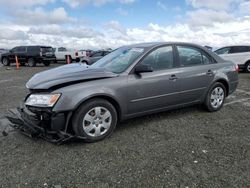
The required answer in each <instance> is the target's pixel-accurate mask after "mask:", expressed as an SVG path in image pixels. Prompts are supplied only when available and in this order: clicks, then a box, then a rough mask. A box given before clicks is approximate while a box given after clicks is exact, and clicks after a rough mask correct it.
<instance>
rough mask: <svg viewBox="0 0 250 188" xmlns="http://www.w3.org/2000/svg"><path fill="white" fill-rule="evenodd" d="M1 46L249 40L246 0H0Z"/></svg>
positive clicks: (219, 43) (214, 43)
mask: <svg viewBox="0 0 250 188" xmlns="http://www.w3.org/2000/svg"><path fill="white" fill-rule="evenodd" d="M0 16H1V19H0V48H12V47H15V46H18V45H49V46H53V47H61V46H64V47H69V48H75V49H102V48H117V47H119V46H123V45H128V44H133V43H143V42H153V41H154V42H157V41H181V42H193V43H197V44H200V45H203V46H204V45H208V46H212V47H215V48H217V47H222V46H226V45H234V44H250V40H249V39H250V1H247V0H175V1H173V0H172V1H171V0H155V1H154V0H9V1H7V0H0Z"/></svg>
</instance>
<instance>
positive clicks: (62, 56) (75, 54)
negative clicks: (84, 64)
mask: <svg viewBox="0 0 250 188" xmlns="http://www.w3.org/2000/svg"><path fill="white" fill-rule="evenodd" d="M53 50H54V53H55V56H56V61H65V60H66V61H67V56H69V59H70V62H72V61H76V62H79V61H80V58H82V57H84V56H86V54H84V53H83V52H80V51H77V50H73V49H67V48H65V47H60V48H53Z"/></svg>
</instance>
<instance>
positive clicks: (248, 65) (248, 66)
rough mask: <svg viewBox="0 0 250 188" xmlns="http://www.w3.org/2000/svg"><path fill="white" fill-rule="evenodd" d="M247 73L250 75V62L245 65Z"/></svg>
mask: <svg viewBox="0 0 250 188" xmlns="http://www.w3.org/2000/svg"><path fill="white" fill-rule="evenodd" d="M245 71H246V72H247V73H250V62H247V63H246V65H245Z"/></svg>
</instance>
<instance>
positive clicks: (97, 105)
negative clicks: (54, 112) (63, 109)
mask: <svg viewBox="0 0 250 188" xmlns="http://www.w3.org/2000/svg"><path fill="white" fill-rule="evenodd" d="M102 113H103V114H102ZM97 114H100V115H97ZM103 122H105V124H104V123H103ZM116 124H117V112H116V109H115V108H114V106H113V105H112V104H111V103H109V102H108V101H106V100H103V99H93V100H90V101H87V102H86V103H84V104H82V105H81V106H80V107H79V108H78V109H77V110H76V111H75V113H74V115H73V118H72V128H73V131H74V133H75V134H76V135H77V136H80V137H83V138H85V139H84V141H85V142H89V143H90V142H96V141H100V140H103V139H104V138H106V137H109V136H110V135H111V134H112V133H113V131H114V130H115V127H116Z"/></svg>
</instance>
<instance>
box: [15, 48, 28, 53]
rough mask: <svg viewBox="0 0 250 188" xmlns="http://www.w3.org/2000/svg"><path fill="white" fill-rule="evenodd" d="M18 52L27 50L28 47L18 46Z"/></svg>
mask: <svg viewBox="0 0 250 188" xmlns="http://www.w3.org/2000/svg"><path fill="white" fill-rule="evenodd" d="M16 52H17V53H22V52H26V47H17V48H16Z"/></svg>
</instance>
